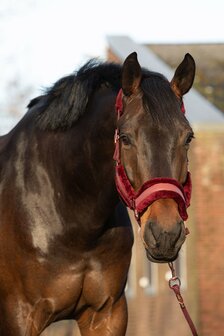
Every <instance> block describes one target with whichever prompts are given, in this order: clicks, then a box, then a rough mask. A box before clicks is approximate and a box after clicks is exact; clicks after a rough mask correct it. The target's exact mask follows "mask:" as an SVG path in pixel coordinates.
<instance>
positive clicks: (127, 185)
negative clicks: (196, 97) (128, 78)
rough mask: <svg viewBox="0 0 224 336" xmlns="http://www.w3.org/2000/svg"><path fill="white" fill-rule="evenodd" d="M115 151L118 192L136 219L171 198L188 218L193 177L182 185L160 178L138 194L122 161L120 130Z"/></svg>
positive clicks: (120, 108) (119, 107) (119, 102)
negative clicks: (150, 208)
mask: <svg viewBox="0 0 224 336" xmlns="http://www.w3.org/2000/svg"><path fill="white" fill-rule="evenodd" d="M122 96H123V92H122V89H120V91H119V92H118V95H117V98H116V105H115V106H116V111H117V119H119V118H120V117H121V115H122V113H123V103H122ZM181 111H182V112H183V113H185V109H184V105H183V103H182V106H181ZM114 142H115V151H114V160H115V162H116V167H115V182H116V187H117V191H118V193H119V194H120V196H121V198H122V200H123V201H124V203H125V204H126V206H127V207H129V208H130V209H131V210H133V211H134V213H135V217H136V219H137V220H138V221H139V220H140V216H141V215H142V214H143V213H144V211H145V210H146V209H147V208H148V206H149V205H151V204H152V203H153V202H154V201H156V200H158V199H165V198H171V199H174V200H175V201H176V203H177V204H178V210H179V213H180V216H181V218H182V219H183V220H186V219H187V218H188V215H187V208H188V207H189V205H190V198H191V189H192V185H191V176H190V172H188V173H187V178H186V181H185V183H184V184H183V185H181V184H180V183H179V182H178V181H177V180H176V179H173V178H167V177H162V178H161V177H159V178H153V179H150V180H148V181H146V182H145V183H144V184H143V185H142V186H141V188H140V189H139V190H138V191H137V192H136V191H135V190H134V188H133V187H132V185H131V182H130V180H129V178H128V176H127V174H126V172H125V168H124V166H123V165H122V163H121V160H120V145H119V130H118V129H116V130H115V137H114Z"/></svg>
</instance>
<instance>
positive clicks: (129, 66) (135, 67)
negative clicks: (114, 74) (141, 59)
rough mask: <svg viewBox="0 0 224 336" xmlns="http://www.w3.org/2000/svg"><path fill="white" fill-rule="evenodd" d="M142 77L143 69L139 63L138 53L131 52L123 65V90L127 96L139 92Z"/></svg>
mask: <svg viewBox="0 0 224 336" xmlns="http://www.w3.org/2000/svg"><path fill="white" fill-rule="evenodd" d="M141 79H142V70H141V67H140V65H139V63H138V59H137V53H136V52H133V53H131V54H130V55H129V56H128V57H127V58H126V60H125V61H124V64H123V67H122V90H123V93H124V95H125V96H131V95H132V94H133V93H137V92H138V89H139V86H140V83H141Z"/></svg>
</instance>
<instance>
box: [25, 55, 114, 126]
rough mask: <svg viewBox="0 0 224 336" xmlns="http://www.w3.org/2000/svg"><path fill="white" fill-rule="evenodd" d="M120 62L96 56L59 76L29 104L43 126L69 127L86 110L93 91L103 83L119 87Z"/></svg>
mask: <svg viewBox="0 0 224 336" xmlns="http://www.w3.org/2000/svg"><path fill="white" fill-rule="evenodd" d="M120 82H121V66H120V65H118V64H114V63H100V62H98V61H97V60H95V59H93V60H90V61H89V62H87V63H86V64H85V65H84V66H83V67H81V68H80V69H79V70H78V71H77V72H76V73H73V74H71V75H69V76H66V77H63V78H61V79H59V80H58V81H57V82H56V83H55V84H54V85H53V86H52V87H50V88H48V89H46V91H45V92H44V94H43V95H42V96H40V97H37V98H34V99H33V100H31V101H30V103H29V105H28V106H27V107H28V109H29V111H31V110H32V111H33V112H35V114H36V122H37V124H38V126H39V127H40V128H41V129H51V130H55V129H59V128H60V129H63V128H64V129H67V128H70V127H71V126H72V125H73V124H74V123H75V122H76V121H77V120H78V119H79V118H80V117H81V116H82V115H83V114H84V112H85V110H86V107H87V105H88V102H89V100H90V98H91V96H92V94H93V93H94V92H95V91H96V90H97V89H99V88H100V87H101V86H102V85H103V84H104V85H107V86H109V87H111V88H112V89H113V90H115V91H118V90H119V88H120Z"/></svg>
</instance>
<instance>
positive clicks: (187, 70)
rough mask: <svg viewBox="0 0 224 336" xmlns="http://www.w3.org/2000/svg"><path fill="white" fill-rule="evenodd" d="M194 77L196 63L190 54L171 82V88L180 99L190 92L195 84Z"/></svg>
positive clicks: (186, 56)
mask: <svg viewBox="0 0 224 336" xmlns="http://www.w3.org/2000/svg"><path fill="white" fill-rule="evenodd" d="M194 76H195V61H194V59H193V57H192V56H191V55H190V54H186V55H185V57H184V59H183V61H182V62H181V63H180V65H179V66H178V67H177V69H176V71H175V74H174V77H173V79H172V81H171V87H172V89H173V91H174V93H175V94H176V95H177V96H178V97H182V96H183V95H184V94H185V93H187V92H188V91H189V90H190V88H191V87H192V85H193V82H194Z"/></svg>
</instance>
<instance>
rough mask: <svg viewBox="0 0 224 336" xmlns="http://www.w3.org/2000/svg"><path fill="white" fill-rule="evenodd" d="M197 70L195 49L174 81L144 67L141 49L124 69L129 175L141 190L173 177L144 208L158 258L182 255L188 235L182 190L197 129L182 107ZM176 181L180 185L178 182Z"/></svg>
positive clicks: (123, 137) (123, 138)
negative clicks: (183, 99)
mask: <svg viewBox="0 0 224 336" xmlns="http://www.w3.org/2000/svg"><path fill="white" fill-rule="evenodd" d="M194 75H195V63H194V60H193V58H192V57H191V55H189V54H187V55H186V56H185V58H184V60H183V61H182V63H181V64H180V65H179V66H178V68H177V70H176V72H175V74H174V77H173V79H172V81H171V82H169V81H168V80H167V79H166V78H164V76H162V75H160V74H158V73H153V72H148V71H145V70H142V69H141V67H140V65H139V63H138V60H137V55H136V53H132V54H131V55H129V56H128V57H127V59H126V60H125V62H124V65H123V69H122V92H123V93H122V109H123V111H122V115H121V117H120V118H119V120H118V133H119V160H120V162H121V166H122V167H123V168H124V175H125V179H126V178H127V180H128V182H127V183H129V182H130V187H131V188H133V190H134V193H135V195H136V194H139V190H141V189H142V186H144V185H145V184H147V183H148V184H149V185H150V183H151V182H150V181H159V182H160V183H162V184H163V183H165V184H167V183H168V184H167V188H168V191H169V192H168V191H167V190H165V191H166V192H165V193H164V192H163V190H160V192H161V198H160V197H157V198H156V199H154V200H153V202H150V204H148V205H147V206H146V207H145V208H144V211H142V213H140V220H139V222H140V227H141V229H140V230H141V231H140V232H141V233H140V234H141V237H142V240H143V243H144V245H145V248H146V251H147V256H148V258H149V259H150V260H151V261H155V262H167V261H173V260H174V259H176V257H177V255H178V251H179V249H180V247H181V245H182V244H183V242H184V240H185V235H186V233H185V226H184V221H183V219H185V218H184V215H183V214H182V213H181V210H180V204H179V203H178V195H176V194H178V193H179V191H178V190H180V189H181V188H182V185H184V183H185V181H186V179H187V176H188V157H187V152H188V149H189V144H190V141H191V139H192V138H193V132H192V129H191V127H190V125H189V123H188V121H187V119H186V118H185V116H184V113H183V111H182V109H183V102H182V97H183V95H184V94H185V93H187V92H188V91H189V90H190V88H191V86H192V84H193V80H194ZM121 174H123V173H121ZM170 181H171V184H174V185H177V186H180V187H175V186H174V187H172V185H171V184H170V183H169V182H170ZM173 181H174V182H173ZM156 184H157V182H156ZM165 184H164V185H165ZM154 187H155V188H156V187H157V186H155V185H154ZM164 188H165V189H166V187H164ZM172 188H173V189H172ZM175 188H176V189H175ZM157 191H158V190H157ZM172 193H173V194H172ZM175 193H176V194H175ZM180 194H181V192H180ZM164 195H165V196H164ZM167 195H168V196H167ZM169 195H171V196H169ZM172 195H174V197H172ZM175 195H176V196H177V198H176V197H175ZM179 196H180V195H179ZM181 197H182V198H183V195H181Z"/></svg>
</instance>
